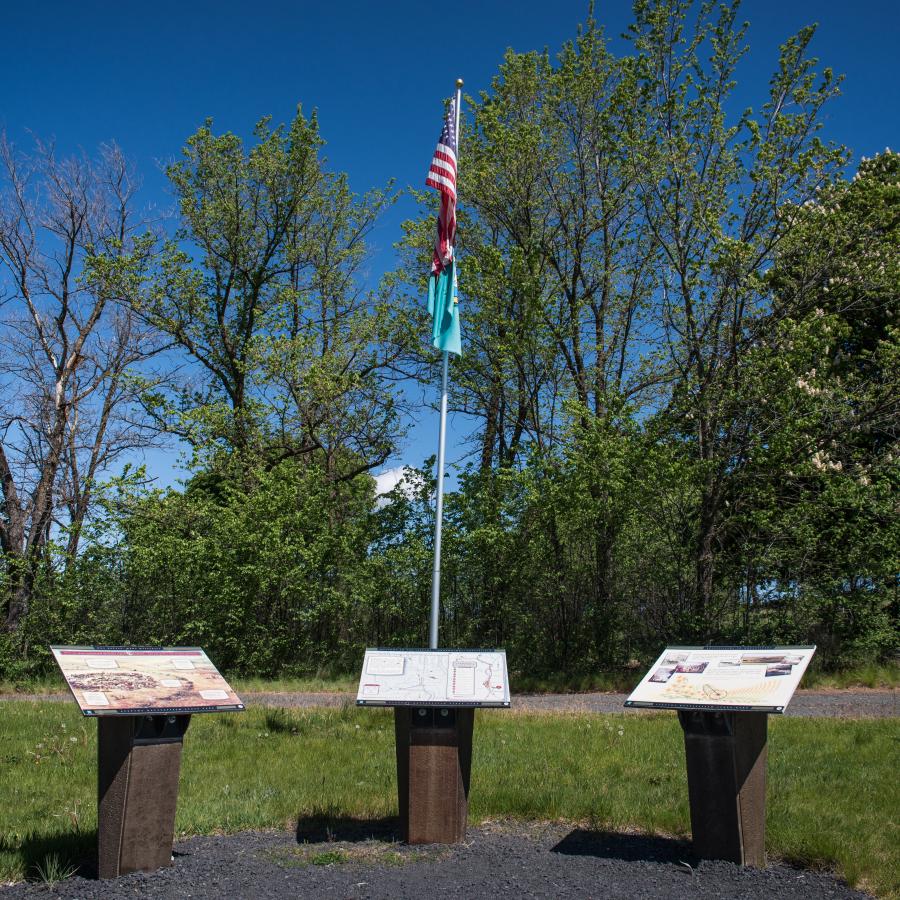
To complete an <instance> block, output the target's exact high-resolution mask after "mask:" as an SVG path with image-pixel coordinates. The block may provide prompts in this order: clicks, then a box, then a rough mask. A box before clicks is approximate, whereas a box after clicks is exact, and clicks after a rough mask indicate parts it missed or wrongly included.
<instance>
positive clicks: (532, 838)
mask: <svg viewBox="0 0 900 900" xmlns="http://www.w3.org/2000/svg"><path fill="white" fill-rule="evenodd" d="M394 824H395V823H391V822H381V823H377V822H373V823H367V824H363V823H358V822H356V823H354V822H348V823H344V824H343V825H342V824H339V823H338V824H335V825H334V826H333V828H332V829H331V830H330V831H329V835H330V837H331V838H332V840H331V841H323V837H324V835H323V834H322V833H321V828H320V827H319V828H316V829H314V830H312V831H310V832H308V833H306V834H303V833H300V834H296V835H295V834H292V833H289V832H281V833H271V832H267V833H258V832H245V833H242V834H236V835H230V836H227V837H223V836H216V837H197V838H191V839H190V840H187V841H183V842H181V843H178V844H176V847H175V862H174V865H173V866H172V868H169V869H163V870H160V871H159V872H155V873H151V874H146V875H145V874H137V875H128V876H125V877H123V878H119V879H117V880H116V881H104V882H100V881H97V880H95V879H94V878H92V877H90V875H89V873H87V872H86V873H85V874H86V875H87V876H88V877H82V876H75V877H73V878H69V879H67V880H66V881H63V882H60V883H58V884H56V885H55V886H53V887H51V886H48V885H44V884H26V883H20V884H16V885H13V886H11V887H7V888H5V889H4V888H0V894H2V896H3V897H4V898H5V897H10V898H13V897H47V896H53V897H63V898H65V897H69V898H75V897H77V898H85V900H86V898H101V897H102V898H103V900H116V898H126V897H127V898H131V897H166V898H188V897H203V898H219V897H221V898H226V897H227V898H243V897H253V898H282V897H283V898H295V897H334V898H363V897H370V898H376V897H383V898H390V900H406V898H409V900H413V898H415V900H420V898H422V897H485V896H490V897H516V898H519V897H546V898H551V897H552V898H561V897H602V898H644V897H646V898H650V897H659V898H665V900H680V898H697V897H699V898H713V897H728V898H730V900H744V898H747V900H749V898H760V900H763V898H765V900H769V898H773V897H791V898H829V900H831V898H834V900H837V898H851V897H855V898H863V897H866V896H868V895H866V894H862V893H859V892H858V891H854V890H852V889H851V888H849V887H848V886H847V885H846V884H845V883H844V882H842V881H840V880H839V879H837V878H835V877H834V876H832V875H830V874H828V873H824V872H811V871H807V870H801V869H796V868H792V867H790V866H786V865H783V864H778V865H770V866H769V867H768V868H766V869H762V870H757V869H742V868H740V867H739V866H735V865H732V864H731V863H725V862H708V861H707V862H702V863H698V862H697V860H696V859H694V858H693V857H692V856H691V852H690V849H689V845H687V844H685V843H683V842H681V841H676V840H670V839H666V838H655V837H645V836H640V835H623V834H609V833H598V832H591V831H586V830H582V829H578V828H576V829H574V830H573V829H572V828H571V826H562V825H558V824H554V825H511V824H494V825H488V826H482V827H480V828H472V829H470V830H469V833H468V840H467V842H466V843H465V844H460V845H457V846H454V847H449V848H448V847H437V846H431V847H407V846H404V845H402V844H399V843H394V842H393V839H394ZM373 832H374V833H373ZM307 840H308V841H309V843H307V842H306V841H307Z"/></svg>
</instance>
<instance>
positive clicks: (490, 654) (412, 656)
mask: <svg viewBox="0 0 900 900" xmlns="http://www.w3.org/2000/svg"><path fill="white" fill-rule="evenodd" d="M356 702H357V704H359V705H360V706H501V707H502V706H509V679H508V678H507V673H506V652H505V651H504V650H366V656H365V659H364V660H363V670H362V675H361V677H360V680H359V691H358V693H357V695H356Z"/></svg>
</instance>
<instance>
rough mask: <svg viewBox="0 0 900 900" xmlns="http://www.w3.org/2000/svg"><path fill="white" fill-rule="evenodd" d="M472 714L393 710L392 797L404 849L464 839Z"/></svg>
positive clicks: (457, 710) (461, 710)
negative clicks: (394, 786)
mask: <svg viewBox="0 0 900 900" xmlns="http://www.w3.org/2000/svg"><path fill="white" fill-rule="evenodd" d="M474 721H475V710H474V709H472V708H470V707H468V708H466V707H457V708H448V709H444V708H438V707H432V708H427V707H425V708H417V707H410V706H397V707H395V708H394V731H395V735H396V742H397V795H398V800H399V806H400V821H401V827H402V829H403V838H404V840H405V841H406V842H407V843H408V844H455V843H458V842H460V841H462V840H464V839H465V836H466V821H467V819H468V812H469V776H470V773H471V769H472V729H473V725H474Z"/></svg>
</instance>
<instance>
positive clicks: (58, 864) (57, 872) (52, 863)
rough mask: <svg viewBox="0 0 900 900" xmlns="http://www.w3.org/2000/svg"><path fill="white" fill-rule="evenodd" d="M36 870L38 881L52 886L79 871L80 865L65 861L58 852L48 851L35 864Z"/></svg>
mask: <svg viewBox="0 0 900 900" xmlns="http://www.w3.org/2000/svg"><path fill="white" fill-rule="evenodd" d="M34 870H35V873H36V874H37V878H38V881H41V882H43V883H44V884H46V885H47V886H48V887H50V888H52V887H54V886H55V885H57V884H59V883H60V882H61V881H65V880H66V879H67V878H71V877H72V876H73V875H74V874H75V873H76V872H77V871H78V867H77V866H73V865H71V864H70V863H68V862H64V861H63V860H61V859H60V858H59V856H58V855H57V854H56V853H48V854H47V855H46V856H45V857H44V859H43V860H42V861H41V862H39V863H37V864H36V865H35V867H34Z"/></svg>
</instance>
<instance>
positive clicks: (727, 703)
mask: <svg viewBox="0 0 900 900" xmlns="http://www.w3.org/2000/svg"><path fill="white" fill-rule="evenodd" d="M815 650H816V648H815V647H667V648H666V649H665V651H664V652H663V653H662V655H661V656H660V657H659V659H658V660H657V661H656V662H655V663H654V664H653V665H652V666H651V667H650V671H649V672H647V674H646V675H645V676H644V678H643V680H642V681H641V683H640V684H639V685H638V686H637V687H636V688H635V690H634V692H633V693H632V694H631V696H630V697H629V698H628V700H626V701H625V705H626V706H644V707H649V708H657V709H733V710H759V711H762V712H773V713H782V712H784V710H785V709H786V707H787V705H788V703H789V702H790V700H791V697H792V696H793V694H794V691H795V690H796V688H797V685H798V684H799V683H800V678H801V677H802V676H803V673H804V672H805V671H806V667H807V666H808V665H809V661H810V660H811V659H812V655H813V653H815Z"/></svg>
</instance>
